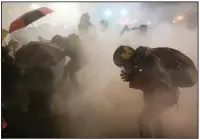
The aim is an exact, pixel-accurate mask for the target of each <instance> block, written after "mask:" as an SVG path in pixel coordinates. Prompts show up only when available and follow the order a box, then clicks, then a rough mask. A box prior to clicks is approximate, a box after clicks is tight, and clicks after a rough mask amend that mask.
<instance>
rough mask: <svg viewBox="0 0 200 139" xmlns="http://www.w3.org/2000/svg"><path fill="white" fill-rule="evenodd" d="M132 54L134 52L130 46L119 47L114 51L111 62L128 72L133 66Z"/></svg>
mask: <svg viewBox="0 0 200 139" xmlns="http://www.w3.org/2000/svg"><path fill="white" fill-rule="evenodd" d="M134 53H135V50H134V49H133V48H131V47H130V46H125V45H121V46H119V47H118V48H117V49H116V50H115V52H114V55H113V61H114V63H115V65H116V66H118V67H120V68H123V69H124V70H126V71H127V72H130V71H131V69H132V68H131V67H132V66H133V56H134Z"/></svg>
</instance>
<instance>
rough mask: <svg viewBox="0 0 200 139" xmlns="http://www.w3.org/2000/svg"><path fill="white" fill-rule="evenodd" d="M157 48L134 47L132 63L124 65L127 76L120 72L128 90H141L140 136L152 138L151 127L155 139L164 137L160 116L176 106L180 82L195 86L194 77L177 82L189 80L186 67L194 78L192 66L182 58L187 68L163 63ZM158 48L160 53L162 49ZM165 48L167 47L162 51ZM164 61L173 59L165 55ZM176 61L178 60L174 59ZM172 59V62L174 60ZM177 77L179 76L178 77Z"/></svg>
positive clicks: (194, 72) (188, 60)
mask: <svg viewBox="0 0 200 139" xmlns="http://www.w3.org/2000/svg"><path fill="white" fill-rule="evenodd" d="M154 49H157V51H154ZM158 49H159V48H153V49H150V48H148V47H139V48H137V49H136V51H135V53H134V57H133V59H132V64H131V65H130V61H129V63H127V64H125V65H124V68H125V70H126V71H128V73H126V72H124V71H123V72H122V73H121V76H122V79H123V80H124V81H128V82H129V86H130V87H131V88H135V89H140V90H142V91H143V99H144V103H145V107H144V109H143V110H142V112H141V114H140V116H139V127H140V135H141V137H153V133H152V132H151V125H152V124H153V127H154V128H155V129H154V131H155V136H156V137H164V134H163V128H162V123H161V119H160V115H161V114H162V113H163V112H164V111H165V110H166V109H168V108H171V107H173V106H174V105H175V104H177V101H178V96H179V89H178V87H179V86H180V84H181V83H182V84H184V85H185V86H187V87H190V86H191V84H192V85H194V83H196V78H194V79H193V77H190V78H191V80H189V81H190V82H183V81H182V82H181V83H180V81H181V79H183V80H187V78H189V77H188V76H187V74H186V73H187V72H188V67H190V71H189V72H190V75H191V74H192V75H196V76H197V73H196V68H195V67H194V63H193V62H192V61H191V60H190V59H189V58H188V59H186V58H185V57H186V56H185V57H183V56H182V57H183V58H185V59H186V61H184V59H183V58H182V63H185V65H187V66H185V67H187V68H185V67H184V66H182V68H180V67H179V65H176V64H174V63H173V62H172V61H171V62H170V63H167V57H166V56H165V57H164V51H162V54H160V53H159V51H158ZM160 49H161V50H163V49H162V48H160ZM166 49H167V48H165V51H166ZM167 50H168V49H167ZM173 51H174V50H173ZM176 54H177V53H176ZM176 54H174V55H176ZM179 54H180V52H179ZM170 56H171V57H170ZM164 58H165V59H164ZM168 58H169V59H170V58H172V59H173V58H175V56H174V57H173V56H172V55H168ZM176 59H178V58H177V57H176ZM176 59H173V60H174V61H176ZM179 61H180V58H179ZM187 63H189V64H187ZM170 64H171V66H170ZM190 65H192V66H190ZM176 67H179V70H176ZM169 71H171V72H169ZM179 72H180V73H179ZM181 74H183V75H182V76H181ZM185 74H186V75H185ZM178 76H180V77H178ZM174 77H176V78H178V79H176V78H174ZM181 77H185V78H181ZM190 78H189V79H190Z"/></svg>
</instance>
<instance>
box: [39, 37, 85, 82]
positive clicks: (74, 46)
mask: <svg viewBox="0 0 200 139" xmlns="http://www.w3.org/2000/svg"><path fill="white" fill-rule="evenodd" d="M38 39H39V40H40V41H43V42H48V40H45V39H43V38H42V37H40V36H39V37H38ZM51 42H53V43H56V44H57V45H58V46H59V47H60V49H62V50H63V53H64V56H68V57H70V61H69V62H68V63H67V65H66V66H65V69H64V74H63V78H62V82H64V81H65V80H66V78H67V77H68V76H69V77H70V78H71V80H72V81H73V83H74V84H75V85H78V80H77V77H76V72H78V71H79V70H80V69H81V68H82V67H83V66H84V65H85V62H86V59H85V55H84V51H83V47H82V42H81V39H80V37H79V36H78V35H76V34H70V35H69V36H68V37H62V36H60V35H55V36H54V37H53V38H52V40H51Z"/></svg>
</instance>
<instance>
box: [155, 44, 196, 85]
mask: <svg viewBox="0 0 200 139" xmlns="http://www.w3.org/2000/svg"><path fill="white" fill-rule="evenodd" d="M151 52H152V53H153V54H154V55H156V56H157V57H159V58H160V60H161V63H162V67H163V68H164V69H165V70H166V71H167V72H168V73H169V75H170V77H171V79H172V82H173V83H174V84H176V85H178V86H179V87H191V86H193V85H195V84H196V82H197V79H198V72H197V69H196V67H195V64H194V62H193V61H192V60H191V59H190V58H189V57H188V56H186V55H185V54H183V53H182V52H180V51H178V50H175V49H172V48H168V47H158V48H152V49H151Z"/></svg>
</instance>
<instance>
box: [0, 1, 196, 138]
mask: <svg viewBox="0 0 200 139" xmlns="http://www.w3.org/2000/svg"><path fill="white" fill-rule="evenodd" d="M20 4H21V6H24V5H26V7H27V8H24V9H20V8H19V7H20V6H16V7H15V9H14V10H15V12H13V13H14V14H15V15H12V11H9V10H8V8H9V7H11V6H13V5H20ZM31 4H32V3H19V2H18V3H11V2H10V3H3V6H2V9H3V10H2V16H3V17H2V22H3V23H2V24H3V27H5V28H8V26H9V23H10V22H11V21H12V20H14V19H15V18H16V17H18V16H19V15H20V14H22V13H23V12H25V11H27V10H28V9H29V10H30V8H36V7H37V6H39V7H40V6H46V7H50V8H52V9H54V10H55V16H54V15H53V14H52V15H49V16H48V17H44V18H43V19H41V21H37V22H38V23H34V26H36V27H39V26H40V25H42V24H43V23H50V24H51V25H50V26H53V27H54V29H51V28H49V30H48V34H47V33H46V32H44V31H43V32H42V31H40V32H39V35H40V36H43V37H45V38H46V39H51V38H52V36H53V35H55V34H61V35H65V36H67V35H68V34H70V33H72V32H76V33H77V24H78V22H79V17H80V15H81V14H82V13H84V12H89V13H91V19H92V22H94V23H97V21H98V20H101V18H103V17H105V18H108V17H107V16H109V18H110V20H112V21H110V22H111V24H110V25H109V26H110V27H109V29H108V30H107V31H105V32H100V31H99V29H98V23H97V24H95V26H96V32H94V30H93V31H92V30H91V32H92V33H91V34H92V35H91V36H89V37H88V36H84V37H82V40H83V46H84V51H85V53H86V54H87V59H88V64H87V66H85V67H84V68H83V69H82V70H81V71H80V72H79V73H78V75H77V76H78V79H79V81H80V83H81V86H82V87H81V88H82V89H81V90H78V89H74V88H73V87H72V86H71V83H70V81H68V82H67V83H66V89H65V91H64V92H65V93H63V94H62V95H60V94H59V95H55V97H54V100H53V102H52V112H53V113H59V114H60V115H62V116H61V117H62V118H60V119H58V122H57V128H58V129H59V130H60V132H61V134H62V135H63V136H68V135H70V136H71V137H139V130H138V127H137V117H138V115H139V113H140V111H141V110H142V108H143V99H142V92H140V91H138V90H133V89H129V88H128V84H127V83H124V82H123V81H121V79H120V76H119V73H120V69H118V68H117V67H116V66H115V65H114V63H113V61H112V54H113V52H114V50H115V49H116V48H117V47H118V46H119V45H120V44H126V45H131V46H132V47H133V48H137V47H138V46H142V45H145V46H149V47H152V48H153V47H171V48H175V49H178V50H180V51H182V52H183V53H185V54H186V55H188V56H189V57H190V58H191V59H192V60H193V61H194V63H195V64H196V65H197V50H198V49H197V41H198V40H197V30H191V29H188V28H187V26H186V23H185V22H183V23H178V24H173V18H172V19H171V20H163V19H165V18H167V17H169V16H171V15H173V14H174V13H175V14H174V15H176V16H182V17H181V18H180V17H179V18H178V19H182V18H183V17H184V16H185V15H186V13H187V12H190V10H191V9H196V8H197V3H189V2H187V3H183V2H180V3H174V4H173V3H171V4H170V3H166V4H165V3H161V4H160V5H159V4H157V6H155V7H153V8H152V9H154V10H151V8H148V7H147V6H146V7H145V6H144V7H143V6H141V5H142V3H130V4H129V3H70V4H71V5H70V6H69V7H71V9H70V10H71V11H64V12H63V11H62V8H63V9H64V10H67V8H65V6H61V7H59V8H58V6H59V3H34V5H32V7H31ZM56 4H57V5H56ZM60 4H61V5H62V3H60ZM64 4H65V5H67V4H69V3H64ZM177 4H178V5H179V6H177ZM51 6H52V7H51ZM98 6H99V7H100V8H99V9H100V10H99V11H102V12H99V11H95V9H98ZM131 6H133V7H134V8H133V9H134V10H130V9H131ZM72 7H73V8H72ZM109 7H110V8H109ZM108 9H109V10H108ZM117 9H123V11H121V14H120V12H119V13H118V12H116V11H117ZM126 9H127V11H126ZM155 9H156V10H155ZM23 10H24V11H23ZM106 10H107V11H106ZM103 11H104V12H103ZM118 11H119V10H118ZM9 12H10V13H9ZM56 12H57V13H56ZM17 15H18V16H17ZM111 16H113V17H111ZM121 16H129V17H130V18H134V19H133V20H131V21H130V23H129V21H127V22H126V24H130V26H131V27H133V26H137V25H139V24H144V23H145V24H148V23H149V27H150V29H149V32H148V35H146V36H141V35H140V34H139V32H137V31H134V32H129V33H125V34H124V35H123V36H120V35H119V33H120V30H121V29H122V28H123V25H122V24H120V23H119V22H118V19H119V18H121ZM98 17H100V18H98ZM195 17H196V18H197V14H196V15H195ZM109 18H108V21H109ZM58 25H64V26H65V29H66V30H65V31H63V30H62V29H59V26H58ZM24 30H27V28H26V29H24ZM50 30H51V31H50ZM30 32H31V31H30ZM30 34H31V35H29V36H30V37H28V40H35V39H37V37H35V36H37V35H36V34H34V33H32V32H31V33H30ZM91 38H92V39H91ZM66 94H71V95H70V96H69V95H66ZM178 103H179V109H178V110H177V108H176V107H174V108H172V109H170V110H168V111H166V112H165V113H164V114H163V116H162V119H163V122H164V126H165V132H166V136H167V137H197V127H198V126H197V123H198V120H197V114H198V113H197V105H198V103H197V85H195V86H194V87H192V88H187V89H181V94H180V99H179V102H178Z"/></svg>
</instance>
